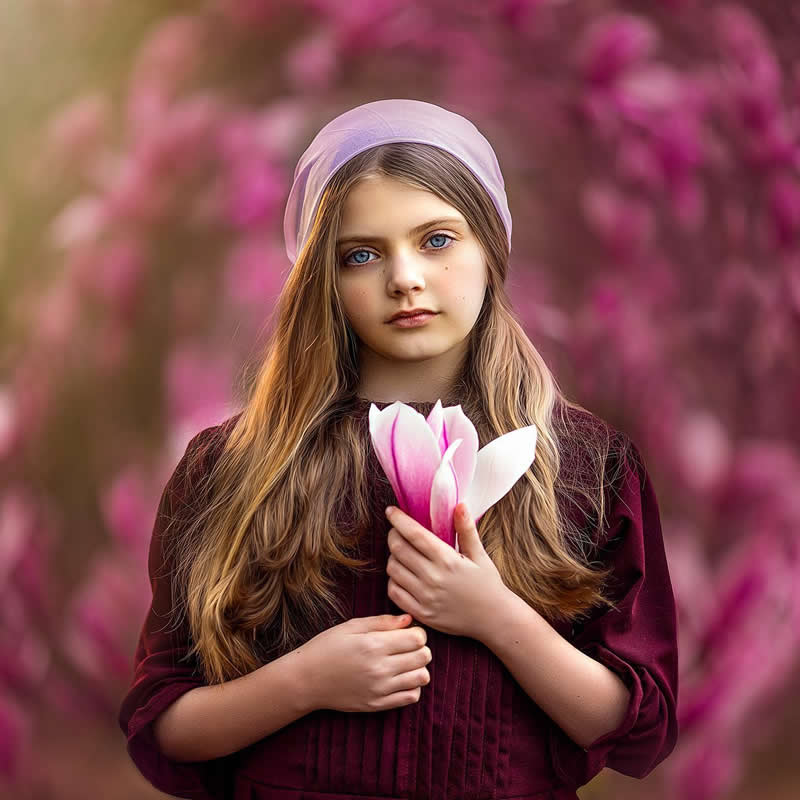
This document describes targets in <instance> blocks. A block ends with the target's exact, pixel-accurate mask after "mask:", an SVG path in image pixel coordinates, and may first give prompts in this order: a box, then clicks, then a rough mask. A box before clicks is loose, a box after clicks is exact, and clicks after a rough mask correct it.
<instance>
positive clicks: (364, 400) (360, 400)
mask: <svg viewBox="0 0 800 800" xmlns="http://www.w3.org/2000/svg"><path fill="white" fill-rule="evenodd" d="M355 402H356V405H359V406H369V405H372V403H374V404H375V405H376V406H380V407H381V408H383V407H384V406H390V405H391V404H392V403H394V402H396V401H395V400H370V399H369V398H368V397H360V396H358V395H356V400H355ZM400 402H402V403H404V404H405V405H407V406H431V407H433V406H435V405H436V402H437V401H436V400H402V401H400ZM442 405H444V403H443V404H442Z"/></svg>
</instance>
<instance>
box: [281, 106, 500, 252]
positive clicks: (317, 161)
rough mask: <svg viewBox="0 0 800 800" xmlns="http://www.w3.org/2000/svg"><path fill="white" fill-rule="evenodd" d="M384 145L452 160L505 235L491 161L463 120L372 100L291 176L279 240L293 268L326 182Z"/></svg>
mask: <svg viewBox="0 0 800 800" xmlns="http://www.w3.org/2000/svg"><path fill="white" fill-rule="evenodd" d="M387 142H420V143H423V144H430V145H435V146H436V147H439V148H441V149H442V150H446V151H447V152H448V153H451V154H452V155H454V156H456V158H458V159H459V160H461V161H462V162H463V163H464V164H466V166H467V167H469V169H470V170H471V171H472V173H473V174H474V175H475V177H476V178H477V179H478V180H479V181H480V182H481V184H482V185H483V187H484V188H485V189H486V191H487V192H488V193H489V196H490V197H491V198H492V200H493V202H494V205H495V207H496V208H497V212H498V213H499V214H500V217H501V219H502V220H503V223H504V224H505V228H506V233H507V234H508V251H509V253H510V252H511V213H510V212H509V210H508V200H507V199H506V191H505V182H504V181H503V175H502V173H501V172H500V165H499V163H498V161H497V156H496V155H495V153H494V150H493V149H492V146H491V145H490V144H489V142H488V141H487V139H486V138H485V137H484V136H483V134H482V133H481V132H480V131H479V130H478V129H477V128H476V127H475V125H473V124H472V122H470V121H469V120H468V119H466V118H465V117H462V116H461V115H459V114H456V113H454V112H452V111H447V110H446V109H444V108H442V107H441V106H437V105H434V104H433V103H426V102H423V101H422V100H404V99H395V100H376V101H374V102H372V103H364V105H360V106H356V107H355V108H352V109H350V110H349V111H345V112H344V113H343V114H340V115H339V116H338V117H336V118H335V119H333V120H331V121H330V122H329V123H328V124H327V125H326V126H325V127H324V128H322V130H320V132H319V133H318V134H317V135H316V136H315V137H314V140H313V141H312V142H311V144H310V145H309V146H308V148H307V149H306V151H305V152H304V153H303V155H302V156H300V160H299V161H298V162H297V167H296V168H295V171H294V182H293V183H292V188H291V191H290V192H289V199H288V201H287V203H286V212H285V213H284V216H283V236H284V239H285V241H286V255H288V256H289V261H291V262H292V264H294V262H295V259H296V258H297V254H298V253H299V252H300V251H301V250H302V248H303V245H305V243H306V240H307V239H308V235H309V233H310V231H311V226H312V224H313V221H314V215H315V214H316V211H317V205H318V204H319V200H320V198H321V197H322V192H323V190H324V189H325V186H326V185H327V183H328V181H329V180H330V178H331V176H332V175H333V174H334V172H336V170H337V169H338V168H339V167H340V166H341V165H342V164H344V163H345V162H346V161H348V160H349V159H351V158H352V157H353V156H355V155H358V153H361V152H363V151H364V150H368V149H369V148H371V147H375V146H377V145H379V144H386V143H387Z"/></svg>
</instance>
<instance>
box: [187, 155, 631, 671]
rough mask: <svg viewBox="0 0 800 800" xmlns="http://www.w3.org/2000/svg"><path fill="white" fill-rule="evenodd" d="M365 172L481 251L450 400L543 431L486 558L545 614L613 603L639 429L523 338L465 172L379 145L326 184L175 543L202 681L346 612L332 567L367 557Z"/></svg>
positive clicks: (498, 252)
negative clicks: (362, 538) (349, 225)
mask: <svg viewBox="0 0 800 800" xmlns="http://www.w3.org/2000/svg"><path fill="white" fill-rule="evenodd" d="M371 175H382V176H388V177H390V178H393V179H395V180H398V181H402V182H405V183H406V184H408V185H410V186H413V187H415V188H421V189H424V190H427V191H430V192H433V193H434V194H436V195H437V196H439V197H440V198H441V199H443V200H444V201H445V202H447V203H449V204H450V205H452V206H454V207H455V208H457V209H458V210H459V211H461V213H462V214H463V215H464V217H465V219H466V220H467V222H468V224H469V226H470V228H471V230H472V231H473V233H474V235H475V236H476V237H477V239H478V240H479V242H480V245H481V248H482V250H483V253H484V257H485V260H486V265H487V271H488V287H487V292H486V294H485V298H484V304H483V307H482V309H481V311H480V314H479V316H478V319H477V320H476V322H475V325H474V326H473V329H472V331H471V333H470V336H469V343H468V344H469V347H468V352H467V356H466V358H465V361H464V364H463V368H462V370H461V373H460V374H459V375H458V377H457V379H456V380H455V381H454V384H453V385H452V386H451V391H450V392H449V394H448V397H447V398H444V399H443V404H444V405H451V404H456V403H460V404H461V407H462V409H463V411H464V413H465V414H467V416H468V417H469V418H470V420H471V421H472V422H473V423H474V425H475V427H476V430H477V432H478V437H479V446H480V447H483V446H484V445H485V444H487V443H488V442H489V441H491V440H492V439H494V438H496V437H497V436H500V435H502V434H504V433H508V432H509V431H512V430H515V429H517V428H520V427H523V426H525V425H530V424H534V425H535V426H536V428H537V431H538V438H537V445H536V458H535V460H534V462H533V464H532V465H531V467H530V468H529V469H528V470H527V472H526V473H525V474H524V475H523V477H522V478H521V479H520V480H519V481H517V483H516V484H515V485H514V486H513V488H512V489H511V490H510V491H509V492H508V493H507V494H506V495H505V496H504V497H503V498H501V499H500V500H499V501H498V502H497V503H495V504H494V505H493V506H492V507H491V508H490V509H488V510H487V511H486V513H485V514H484V516H483V517H482V518H481V521H480V523H479V532H480V536H481V540H482V542H483V543H484V547H485V548H486V551H487V553H488V554H489V555H490V556H491V558H492V560H493V561H494V563H495V565H496V566H497V569H498V570H499V572H500V575H501V576H502V579H503V581H504V583H505V584H506V585H507V586H508V587H509V588H510V589H511V590H512V591H513V592H515V593H516V594H518V595H519V596H520V597H522V598H523V599H524V600H525V601H526V602H527V603H528V604H529V605H530V606H531V607H533V608H534V609H536V610H537V611H539V612H540V613H541V614H542V615H543V616H545V617H546V618H548V619H550V620H553V621H555V620H571V621H575V620H577V619H578V618H579V617H582V616H583V615H584V614H586V612H588V610H589V609H591V608H593V607H595V606H597V605H607V606H613V605H614V604H613V602H611V601H610V600H609V598H608V597H607V596H606V594H605V592H604V588H605V584H606V579H607V578H608V577H609V575H610V570H608V569H600V568H599V567H602V563H601V562H599V561H598V562H596V563H593V562H592V560H591V558H592V555H593V554H594V555H596V549H593V547H594V546H595V545H596V544H597V540H598V536H599V532H600V531H601V529H602V526H603V524H604V520H605V511H606V508H607V507H608V505H609V503H608V496H607V495H608V491H609V486H610V485H611V484H613V482H614V480H615V476H614V475H613V474H610V472H609V464H610V465H612V470H611V472H613V465H619V464H621V463H622V457H623V456H624V453H623V452H622V451H623V450H624V449H625V447H626V443H627V442H628V441H629V440H628V439H627V437H625V436H624V434H622V435H619V436H618V435H614V433H613V432H612V429H611V428H610V426H607V425H606V424H605V423H603V422H602V421H601V420H599V418H597V417H595V416H594V415H592V414H591V413H590V412H589V411H587V410H586V409H584V408H583V407H582V406H580V405H578V404H577V403H573V402H571V401H569V400H568V399H567V398H566V397H565V396H564V395H563V393H562V392H561V390H560V389H559V387H558V385H557V383H556V380H555V378H554V377H553V375H552V374H551V372H550V370H549V369H548V367H547V365H546V364H545V362H544V360H543V358H542V357H541V355H540V354H539V352H538V351H537V350H536V348H535V347H534V346H533V344H532V343H531V342H530V340H529V339H528V338H527V336H526V335H525V333H524V331H523V329H522V327H521V325H520V323H519V321H518V319H517V316H516V315H515V313H514V311H513V309H512V306H511V303H510V301H509V298H508V295H507V293H506V289H505V280H506V275H507V271H508V252H507V240H506V233H505V229H504V227H503V223H502V220H501V219H500V217H499V216H498V214H497V212H496V210H495V207H494V205H493V203H492V201H491V198H490V197H489V196H488V195H487V194H486V192H485V191H484V189H483V187H482V186H481V185H480V183H479V182H478V181H477V179H476V178H475V177H474V176H473V174H472V172H470V170H469V169H467V168H466V167H465V166H464V165H463V164H462V163H461V162H460V161H459V160H458V159H456V158H455V157H453V156H451V155H450V154H449V153H447V152H446V151H443V150H441V149H439V148H436V147H432V146H429V145H424V144H418V143H400V142H398V143H391V144H385V145H380V146H376V147H374V148H372V149H369V150H366V151H364V152H362V153H360V154H358V155H357V156H355V157H353V158H352V159H351V160H349V161H347V162H346V163H345V164H344V165H343V166H342V167H341V168H340V169H339V170H338V171H337V172H336V173H335V174H334V176H333V177H332V179H331V180H330V182H329V184H328V186H327V187H326V189H325V191H324V193H323V196H322V198H321V201H320V204H319V207H318V210H317V214H316V217H315V220H314V224H313V227H312V230H311V232H310V235H309V238H308V240H307V242H306V243H305V245H304V247H303V248H302V250H301V252H300V253H299V254H298V257H297V260H296V263H295V264H294V266H293V267H292V269H291V270H290V271H289V273H288V276H287V279H286V282H285V285H284V287H283V289H282V291H281V293H280V296H279V298H278V301H277V303H276V306H275V309H274V312H273V313H274V315H275V317H274V325H273V326H272V333H271V335H270V337H269V339H268V341H267V343H266V345H265V350H264V354H263V357H262V358H261V359H260V360H259V361H258V362H257V364H256V370H255V372H256V374H255V376H254V378H253V379H252V380H251V381H248V380H247V379H246V380H245V384H246V386H245V390H246V402H245V403H244V407H243V410H242V412H241V413H240V414H239V415H237V417H236V418H235V419H234V420H232V421H231V424H230V425H229V426H228V428H229V431H227V430H226V437H225V440H224V443H221V445H220V448H219V449H220V453H219V456H218V458H217V459H216V460H215V462H214V465H213V468H212V469H211V470H210V471H209V474H208V475H206V476H205V477H204V483H205V484H206V486H207V492H206V495H207V500H206V501H204V502H202V503H200V504H199V507H198V508H197V509H196V511H197V513H196V514H195V515H194V517H193V519H192V524H191V525H189V526H188V527H187V528H186V530H184V531H183V532H182V534H181V535H179V536H177V537H175V541H174V542H173V545H174V547H175V553H176V560H175V564H176V568H175V574H174V585H173V586H174V588H173V592H174V597H175V598H176V599H175V602H174V609H173V613H174V615H175V619H176V620H181V619H188V629H189V631H190V634H191V653H192V654H196V655H197V658H198V662H199V663H200V664H201V666H202V669H203V671H204V674H205V678H206V680H207V681H208V682H209V683H218V682H223V681H226V680H230V679H232V678H234V677H237V676H240V675H243V674H245V673H247V672H250V671H252V670H254V669H256V668H258V667H259V666H261V664H263V663H265V661H266V660H268V659H269V658H270V656H271V655H272V656H274V655H275V654H277V653H279V652H288V651H289V650H291V649H294V648H295V647H298V646H300V645H301V644H302V643H303V642H304V641H307V640H308V638H309V637H310V636H312V635H314V634H315V633H316V632H319V631H321V630H323V629H324V628H325V627H328V626H329V625H330V624H331V622H332V621H335V620H337V619H339V620H342V619H346V618H347V616H346V611H345V608H344V607H343V606H342V605H341V601H342V597H341V596H340V595H339V594H337V581H336V574H337V573H336V571H337V570H338V574H339V575H340V576H342V575H353V573H354V572H357V571H358V570H360V569H362V568H364V567H365V566H366V565H367V564H368V562H367V561H365V560H361V559H358V558H356V557H355V556H354V552H355V551H354V550H353V549H352V548H353V546H354V544H355V542H356V540H357V538H358V532H359V531H363V530H364V529H365V528H367V527H368V525H369V524H370V507H369V501H368V489H369V487H368V485H367V484H368V481H367V480H366V478H365V474H366V466H367V460H366V457H367V453H368V452H369V448H370V446H371V444H370V442H369V434H368V430H367V429H366V428H365V426H363V425H358V424H357V422H356V418H354V417H353V415H352V414H351V413H349V412H350V411H351V409H352V404H353V403H354V402H355V401H356V387H357V385H358V381H359V363H358V347H357V339H356V336H355V334H354V333H353V331H352V329H351V328H350V326H349V324H348V322H347V320H346V317H345V314H344V311H343V307H342V304H341V301H340V298H339V295H338V292H337V271H338V270H339V269H340V264H339V259H338V254H337V248H336V244H335V242H336V237H337V233H338V230H339V225H340V220H341V216H342V207H343V203H344V201H345V198H346V197H347V194H348V192H349V191H350V190H351V189H352V188H353V187H354V186H355V185H356V184H357V183H358V182H359V181H360V180H361V179H363V178H364V177H366V176H371ZM345 517H346V519H347V523H346V524H343V523H342V519H343V518H345ZM340 583H341V580H340ZM267 643H270V644H267Z"/></svg>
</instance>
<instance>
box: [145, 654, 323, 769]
mask: <svg viewBox="0 0 800 800" xmlns="http://www.w3.org/2000/svg"><path fill="white" fill-rule="evenodd" d="M308 653H309V651H308V649H307V648H306V646H305V645H302V646H301V647H298V648H297V649H296V650H292V651H291V652H289V653H286V654H285V655H283V656H281V657H280V658H276V659H275V660H274V661H271V662H270V663H269V664H265V665H264V666H263V667H259V668H258V669H256V670H254V671H253V672H251V673H249V674H247V675H243V676H241V677H240V678H235V679H234V680H231V681H227V682H226V683H222V684H216V685H214V686H198V687H197V688H196V689H192V690H190V691H188V692H186V693H185V694H182V695H181V696H180V697H179V698H178V699H177V700H176V701H175V702H173V703H172V705H170V706H169V707H168V708H167V709H166V710H164V711H163V712H162V713H161V714H160V715H159V716H158V717H157V719H156V720H155V722H154V723H153V727H154V733H155V738H156V741H157V743H158V746H159V747H160V748H161V750H162V752H163V753H164V754H165V755H166V756H167V757H168V758H171V759H173V760H174V761H181V762H182V761H208V760H210V759H212V758H219V757H220V756H226V755H229V754H230V753H234V752H236V751H237V750H241V749H242V748H244V747H247V745H249V744H252V743H253V742H256V741H258V740H259V739H262V738H263V737H265V736H268V735H269V734H271V733H274V732H275V731H277V730H279V729H280V728H283V727H285V726H286V725H288V724H289V723H291V722H294V721H295V720H296V719H298V718H299V717H302V716H304V715H306V714H308V713H310V712H311V711H313V710H314V707H313V702H312V699H311V695H310V693H309V691H308V688H307V687H308V686H309V683H308V681H307V680H306V677H305V676H306V674H307V672H308V670H307V666H306V662H307V659H308Z"/></svg>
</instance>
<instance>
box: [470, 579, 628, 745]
mask: <svg viewBox="0 0 800 800" xmlns="http://www.w3.org/2000/svg"><path fill="white" fill-rule="evenodd" d="M498 619H502V624H498V623H497V620H498ZM480 639H481V641H483V643H484V644H485V645H486V646H487V647H488V648H489V649H490V650H492V651H493V652H494V653H495V655H496V656H497V657H498V658H499V659H500V660H501V661H502V662H503V663H504V664H505V665H506V667H508V670H509V672H511V674H512V675H513V676H514V677H515V678H516V679H517V682H518V683H519V684H520V686H522V688H523V689H524V690H525V692H526V693H527V694H528V696H529V697H530V698H531V699H532V700H533V701H534V702H535V703H536V704H537V705H538V706H539V707H540V708H541V709H543V710H544V711H545V712H546V713H547V714H548V715H549V716H550V718H551V719H553V720H554V721H555V722H556V723H557V724H558V725H559V727H560V728H561V729H562V730H563V731H564V732H565V733H566V734H567V736H569V737H570V738H571V739H572V740H573V741H574V742H576V743H577V744H578V745H580V746H581V747H583V748H584V749H586V748H588V746H589V745H590V744H592V743H593V742H595V741H596V740H597V739H599V738H600V737H601V736H603V735H604V734H606V733H608V732H610V731H612V730H616V728H617V727H618V726H619V725H620V723H621V722H622V720H623V719H624V717H625V712H626V710H627V708H628V704H629V702H630V691H629V689H628V688H627V686H625V684H624V683H623V682H622V679H621V678H620V677H619V676H618V675H617V674H616V673H614V672H612V671H611V670H610V669H608V667H606V666H605V665H604V664H601V663H600V662H599V661H596V660H595V659H593V658H592V657H591V656H588V655H586V653H583V652H581V651H580V650H578V649H577V648H576V647H574V646H573V645H572V644H570V643H569V642H568V641H567V640H566V639H565V638H564V637H563V636H561V634H560V633H559V632H558V631H557V630H555V628H553V627H552V626H551V625H550V624H549V623H548V622H547V620H546V619H545V618H544V617H542V616H541V615H540V614H538V613H537V612H536V611H535V610H534V609H532V608H531V607H530V606H529V605H528V604H527V603H526V602H525V601H524V600H522V598H520V597H518V596H517V595H516V594H514V593H513V592H511V591H508V592H507V593H506V594H505V595H504V599H503V600H502V601H500V602H499V603H498V606H497V608H496V616H495V623H494V624H493V625H486V626H484V628H483V629H482V631H481V636H480Z"/></svg>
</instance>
